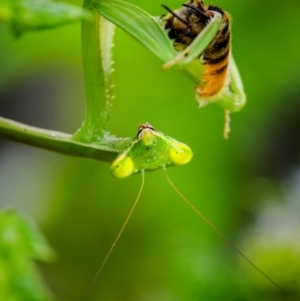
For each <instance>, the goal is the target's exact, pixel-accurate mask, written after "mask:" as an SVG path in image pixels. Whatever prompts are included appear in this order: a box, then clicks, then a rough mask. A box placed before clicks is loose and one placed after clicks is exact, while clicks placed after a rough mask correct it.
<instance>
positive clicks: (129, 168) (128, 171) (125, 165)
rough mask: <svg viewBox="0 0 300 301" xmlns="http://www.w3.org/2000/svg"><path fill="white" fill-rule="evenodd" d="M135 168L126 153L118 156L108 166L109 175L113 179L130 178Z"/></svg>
mask: <svg viewBox="0 0 300 301" xmlns="http://www.w3.org/2000/svg"><path fill="white" fill-rule="evenodd" d="M134 169H135V166H134V163H133V160H132V159H131V158H130V157H129V156H128V154H127V153H124V154H121V155H119V156H118V157H117V158H116V159H115V161H114V162H113V163H112V165H111V166H110V173H111V175H112V176H113V177H115V178H118V179H124V178H127V177H129V176H131V175H132V174H133V172H134Z"/></svg>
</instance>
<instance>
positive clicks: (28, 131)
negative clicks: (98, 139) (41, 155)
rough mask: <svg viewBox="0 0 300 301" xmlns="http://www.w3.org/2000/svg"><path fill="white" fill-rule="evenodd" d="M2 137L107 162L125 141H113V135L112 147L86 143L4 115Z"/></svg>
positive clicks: (1, 118)
mask: <svg viewBox="0 0 300 301" xmlns="http://www.w3.org/2000/svg"><path fill="white" fill-rule="evenodd" d="M0 138H3V139H6V140H10V141H15V142H20V143H23V144H27V145H31V146H36V147H39V148H43V149H47V150H51V151H55V152H58V153H61V154H66V155H69V156H77V157H86V158H91V159H96V160H100V161H105V162H112V161H113V160H114V158H115V157H116V153H117V152H118V151H119V150H118V145H121V143H122V142H123V141H124V139H115V141H113V139H114V138H112V137H111V138H110V143H111V145H112V147H108V146H106V145H99V144H96V143H93V144H86V143H81V142H78V141H75V140H73V139H72V135H70V134H66V133H61V132H56V131H51V130H44V129H40V128H35V127H33V126H29V125H25V124H23V123H20V122H16V121H12V120H9V119H6V118H3V117H0ZM107 140H109V138H107Z"/></svg>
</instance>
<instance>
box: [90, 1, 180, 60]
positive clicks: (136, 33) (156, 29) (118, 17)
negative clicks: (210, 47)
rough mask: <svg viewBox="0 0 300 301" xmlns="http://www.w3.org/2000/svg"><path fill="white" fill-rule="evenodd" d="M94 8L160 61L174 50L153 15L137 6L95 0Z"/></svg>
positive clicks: (170, 56)
mask: <svg viewBox="0 0 300 301" xmlns="http://www.w3.org/2000/svg"><path fill="white" fill-rule="evenodd" d="M94 7H95V9H96V10H97V11H98V12H99V13H100V14H101V15H102V16H103V17H105V18H106V19H107V20H109V21H110V22H112V23H114V24H116V25H117V26H119V27H121V28H122V29H124V30H125V31H126V32H128V33H129V34H130V35H131V36H133V37H134V38H136V39H137V40H138V41H139V42H140V43H142V44H143V45H144V46H146V47H147V48H148V49H149V50H150V51H151V52H152V53H154V54H155V55H156V56H158V57H159V58H160V59H161V60H162V61H164V62H167V61H169V60H171V59H172V58H173V57H174V56H175V55H176V53H177V52H176V51H175V50H174V48H173V45H172V41H171V40H170V39H169V38H168V37H167V35H166V33H165V32H164V31H163V29H162V28H161V26H160V24H159V22H158V21H157V20H156V18H155V17H153V16H151V15H149V14H148V13H147V12H145V11H143V10H142V9H140V8H139V7H137V6H134V5H132V4H129V3H126V2H123V1H120V0H97V1H95V2H94Z"/></svg>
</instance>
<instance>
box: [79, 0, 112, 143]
mask: <svg viewBox="0 0 300 301" xmlns="http://www.w3.org/2000/svg"><path fill="white" fill-rule="evenodd" d="M83 7H84V8H85V9H86V10H88V11H90V12H91V14H92V15H93V19H92V21H87V20H84V19H82V26H81V32H82V59H83V69H84V80H85V92H86V114H85V120H84V122H83V125H82V127H81V128H80V130H79V131H78V132H77V133H76V134H75V135H74V138H75V139H78V140H80V141H84V142H94V141H98V142H100V141H102V139H103V136H104V130H105V126H106V123H107V119H108V108H107V106H108V104H107V102H106V95H105V86H104V82H105V76H104V71H103V65H102V57H101V49H100V38H101V37H100V30H99V26H100V15H99V14H98V13H97V12H96V10H95V9H94V8H93V4H92V1H91V0H85V1H84V4H83Z"/></svg>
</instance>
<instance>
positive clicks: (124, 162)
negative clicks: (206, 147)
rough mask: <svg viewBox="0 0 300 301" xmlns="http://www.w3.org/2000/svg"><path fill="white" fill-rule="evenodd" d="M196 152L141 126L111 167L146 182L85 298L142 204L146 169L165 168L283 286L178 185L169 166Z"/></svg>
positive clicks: (117, 175)
mask: <svg viewBox="0 0 300 301" xmlns="http://www.w3.org/2000/svg"><path fill="white" fill-rule="evenodd" d="M192 157H193V152H192V150H191V149H190V147H189V146H187V145H186V144H184V143H182V142H178V141H176V140H175V139H173V138H171V137H168V136H165V135H164V134H163V133H160V132H157V131H156V130H155V129H154V127H153V126H151V125H150V124H149V123H148V122H147V123H145V124H141V125H140V126H139V128H138V132H137V135H136V136H135V137H134V138H133V139H132V141H131V144H130V146H129V147H128V148H127V149H125V150H124V151H123V152H122V153H120V154H119V155H118V156H117V158H116V159H115V160H114V161H113V163H112V164H111V166H110V173H111V175H112V176H113V177H115V178H117V179H124V178H128V177H130V176H131V175H133V174H141V175H142V184H141V187H140V190H139V193H138V195H137V197H136V199H135V201H134V204H133V206H132V208H131V210H130V212H129V214H128V215H127V218H126V220H125V222H124V223H123V225H122V227H121V230H120V231H119V233H118V235H117V237H116V239H115V240H114V242H113V244H112V245H111V247H110V249H109V251H108V253H107V255H106V257H105V259H104V261H103V262H102V264H101V266H100V268H99V269H98V271H97V273H96V275H95V277H94V280H93V282H92V284H91V286H90V287H89V289H88V291H87V292H86V295H85V298H84V301H86V300H87V298H88V296H89V294H90V292H91V290H92V288H93V286H94V285H95V283H96V280H97V278H98V277H99V275H100V273H101V272H102V270H103V268H104V266H105V264H106V262H107V260H108V258H109V256H110V255H111V253H112V251H113V249H114V248H115V246H116V244H117V242H118V240H119V238H120V236H121V235H122V233H123V231H124V229H125V227H126V225H127V223H128V221H129V219H130V217H131V215H132V213H133V211H134V209H135V207H136V204H137V203H138V201H139V199H140V196H141V193H142V191H143V188H144V181H145V172H146V171H154V170H157V169H163V170H164V172H165V175H166V178H167V181H168V182H169V184H170V185H171V187H172V188H173V189H174V190H175V191H176V193H177V194H178V195H179V196H180V197H181V198H182V199H183V200H184V201H185V202H186V203H187V204H188V205H189V206H190V208H192V210H193V211H194V212H195V213H196V214H197V215H198V216H199V217H200V218H201V219H202V220H203V221H204V222H205V223H206V224H207V225H208V226H209V227H211V228H212V229H213V230H214V231H215V232H216V233H217V234H218V235H219V236H220V237H221V238H222V239H223V240H224V241H225V242H226V243H227V244H228V245H229V246H230V247H231V248H233V249H234V250H235V251H236V252H237V253H238V254H239V255H240V256H241V257H243V258H244V259H245V260H246V261H247V262H248V263H249V264H250V265H251V266H252V267H253V268H254V269H256V270H257V271H258V272H259V273H260V274H261V275H263V276H264V277H265V278H266V279H267V280H269V281H270V282H271V283H272V284H274V285H275V286H276V287H278V288H280V289H282V288H281V286H279V285H278V284H277V283H276V282H274V281H273V280H272V279H271V278H270V277H269V276H268V275H266V274H265V273H264V272H263V271H262V270H261V269H260V268H259V267H257V266H256V265H255V264H254V263H253V262H252V261H251V260H250V259H249V258H248V257H246V256H245V255H244V253H242V252H241V251H240V250H239V249H238V248H237V247H236V246H235V245H234V244H233V243H232V242H231V241H230V240H229V239H228V238H227V237H226V236H225V235H224V234H223V233H222V232H221V231H220V230H219V229H218V228H217V227H216V226H215V225H214V224H213V223H212V222H211V221H210V220H209V219H208V218H206V217H205V216H204V215H203V214H202V213H201V212H200V211H199V210H198V209H197V208H196V207H195V206H194V205H193V204H192V203H191V202H190V201H189V200H188V199H187V198H186V197H185V196H184V195H183V194H182V193H181V192H180V191H179V189H178V188H177V187H176V185H175V184H174V183H173V182H172V181H171V179H170V178H169V176H168V174H167V173H166V168H167V167H170V166H178V165H185V164H187V163H189V162H190V161H191V159H192Z"/></svg>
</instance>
